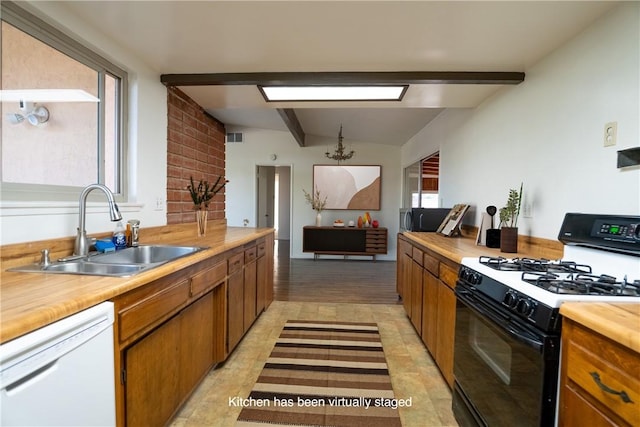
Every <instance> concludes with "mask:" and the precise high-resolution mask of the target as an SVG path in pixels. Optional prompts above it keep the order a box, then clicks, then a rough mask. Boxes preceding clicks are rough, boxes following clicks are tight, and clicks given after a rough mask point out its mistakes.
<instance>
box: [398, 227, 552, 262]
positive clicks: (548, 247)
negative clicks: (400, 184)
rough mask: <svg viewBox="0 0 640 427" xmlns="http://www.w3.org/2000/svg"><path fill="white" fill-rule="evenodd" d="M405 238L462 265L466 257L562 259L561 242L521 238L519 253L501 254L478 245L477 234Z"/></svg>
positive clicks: (416, 234) (425, 234) (428, 234)
mask: <svg viewBox="0 0 640 427" xmlns="http://www.w3.org/2000/svg"><path fill="white" fill-rule="evenodd" d="M402 235H403V236H404V237H406V238H407V239H409V240H412V241H414V242H416V243H417V244H419V245H422V246H425V247H427V248H428V249H431V250H433V251H434V252H436V253H437V254H439V255H442V256H443V257H445V258H448V259H450V260H451V261H454V262H455V263H457V264H460V262H461V261H462V258H464V257H479V256H481V255H487V256H503V257H505V258H515V257H532V258H534V257H535V258H546V259H560V258H562V255H563V251H564V249H563V246H562V244H561V243H560V242H556V241H552V240H545V239H537V238H531V237H527V236H520V240H519V242H518V252H517V253H505V252H500V249H494V248H488V247H486V246H478V245H476V240H475V237H476V236H475V234H473V233H465V234H464V235H463V236H457V237H447V236H444V235H442V234H440V233H432V232H416V231H405V232H404V233H402Z"/></svg>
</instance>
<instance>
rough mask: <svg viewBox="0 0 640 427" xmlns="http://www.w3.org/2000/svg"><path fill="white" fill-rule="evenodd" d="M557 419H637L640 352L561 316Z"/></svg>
mask: <svg viewBox="0 0 640 427" xmlns="http://www.w3.org/2000/svg"><path fill="white" fill-rule="evenodd" d="M559 425H560V426H563V427H573V426H576V427H577V426H585V425H588V426H596V427H598V426H638V425H640V354H638V353H636V352H634V351H632V350H631V349H629V348H627V347H624V346H622V345H620V344H618V343H617V342H614V341H613V340H611V339H609V338H607V337H605V336H603V335H600V334H599V333H597V332H593V331H591V330H590V329H588V328H586V327H584V326H582V325H581V324H580V323H577V322H574V321H573V320H570V319H568V318H564V319H563V322H562V361H561V368H560V404H559Z"/></svg>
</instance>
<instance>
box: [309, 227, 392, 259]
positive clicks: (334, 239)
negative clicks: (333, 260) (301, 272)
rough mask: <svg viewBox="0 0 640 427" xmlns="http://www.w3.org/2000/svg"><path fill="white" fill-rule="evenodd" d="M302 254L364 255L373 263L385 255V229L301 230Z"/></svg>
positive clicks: (341, 228)
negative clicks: (377, 257)
mask: <svg viewBox="0 0 640 427" xmlns="http://www.w3.org/2000/svg"><path fill="white" fill-rule="evenodd" d="M302 252H313V254H314V259H318V257H319V256H320V255H344V257H345V258H346V257H347V256H348V255H364V256H371V257H372V258H373V260H374V261H375V259H376V255H377V254H386V253H387V229H386V228H382V227H379V228H355V227H313V226H306V227H303V229H302Z"/></svg>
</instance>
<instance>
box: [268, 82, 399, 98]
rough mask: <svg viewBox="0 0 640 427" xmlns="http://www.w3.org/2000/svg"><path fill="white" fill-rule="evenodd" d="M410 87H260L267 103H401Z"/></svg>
mask: <svg viewBox="0 0 640 427" xmlns="http://www.w3.org/2000/svg"><path fill="white" fill-rule="evenodd" d="M408 87H409V85H395V86H391V85H352V86H347V85H337V86H331V85H313V86H258V89H259V90H260V93H262V96H263V97H264V99H265V100H266V101H267V102H283V101H288V102H295V101H401V100H402V97H403V96H404V94H405V93H406V91H407V88H408Z"/></svg>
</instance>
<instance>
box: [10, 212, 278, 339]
mask: <svg viewBox="0 0 640 427" xmlns="http://www.w3.org/2000/svg"><path fill="white" fill-rule="evenodd" d="M189 225H190V227H188V229H189V230H190V232H184V229H185V227H172V226H166V227H160V228H159V229H160V230H162V231H161V232H155V233H154V234H153V235H149V234H144V233H143V232H144V230H142V232H141V242H140V243H141V244H144V245H147V244H172V245H188V246H203V247H208V248H209V249H206V250H204V251H201V252H197V253H195V254H193V255H190V256H187V257H184V258H180V259H177V260H175V261H172V262H169V263H166V264H164V265H161V266H159V267H157V268H154V269H151V270H148V271H145V272H142V273H139V274H137V275H134V276H131V277H104V276H83V275H71V274H45V273H19V272H9V271H6V268H7V265H3V267H2V270H3V271H2V272H0V342H1V343H4V342H6V341H9V340H11V339H13V338H16V337H19V336H21V335H23V334H25V333H28V332H30V331H33V330H35V329H37V328H40V327H42V326H45V325H48V324H49V323H52V322H55V321H57V320H59V319H62V318H64V317H67V316H69V315H71V314H74V313H77V312H79V311H81V310H84V309H86V308H89V307H92V306H94V305H96V304H99V303H101V302H103V301H107V300H110V299H112V298H114V297H115V296H117V295H120V294H123V293H125V292H128V291H130V290H132V289H135V288H137V287H139V286H142V285H144V284H147V283H149V282H151V281H153V280H156V279H158V278H160V277H163V276H166V275H167V274H169V273H171V272H173V271H175V270H178V269H182V268H184V267H188V266H190V265H193V264H196V263H198V262H200V261H203V260H205V259H207V258H210V257H212V256H215V255H217V254H220V253H223V252H225V251H228V250H230V249H233V248H236V247H239V246H242V245H244V244H245V243H248V242H251V241H253V240H255V239H258V238H260V237H263V236H266V235H268V234H271V233H273V229H271V228H243V227H217V228H213V229H209V230H208V231H207V235H206V236H205V237H200V238H199V237H196V236H195V227H196V225H195V224H189ZM27 263H28V262H27Z"/></svg>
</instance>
